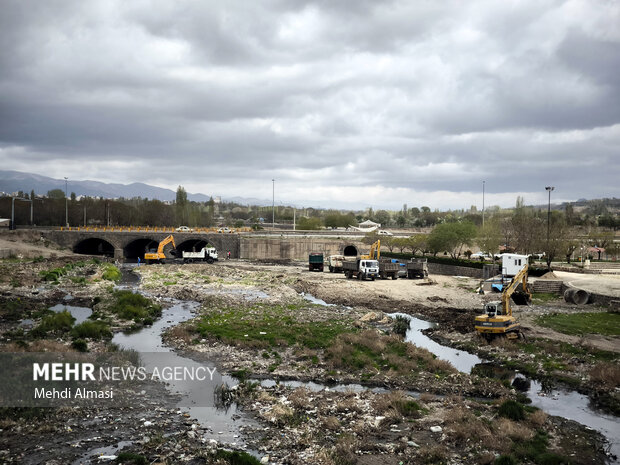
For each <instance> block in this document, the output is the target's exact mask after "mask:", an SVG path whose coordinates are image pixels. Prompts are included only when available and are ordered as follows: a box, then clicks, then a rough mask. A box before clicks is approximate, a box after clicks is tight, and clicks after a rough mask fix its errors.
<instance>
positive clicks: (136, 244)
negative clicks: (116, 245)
mask: <svg viewBox="0 0 620 465" xmlns="http://www.w3.org/2000/svg"><path fill="white" fill-rule="evenodd" d="M158 245H159V241H156V240H155V239H153V238H150V237H141V238H139V239H134V240H132V241H130V242H128V243H127V244H125V247H123V256H124V257H125V258H138V257H139V258H144V254H145V253H146V252H148V251H149V250H151V249H157V246H158Z"/></svg>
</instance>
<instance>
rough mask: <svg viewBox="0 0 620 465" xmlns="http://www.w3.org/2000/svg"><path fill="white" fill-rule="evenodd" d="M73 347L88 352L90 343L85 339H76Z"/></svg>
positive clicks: (72, 344)
mask: <svg viewBox="0 0 620 465" xmlns="http://www.w3.org/2000/svg"><path fill="white" fill-rule="evenodd" d="M71 347H73V348H74V349H75V350H77V351H78V352H88V343H87V342H86V341H85V340H84V339H76V340H75V341H73V342H72V343H71Z"/></svg>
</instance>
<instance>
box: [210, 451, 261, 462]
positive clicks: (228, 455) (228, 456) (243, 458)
mask: <svg viewBox="0 0 620 465" xmlns="http://www.w3.org/2000/svg"><path fill="white" fill-rule="evenodd" d="M213 458H214V459H215V460H216V461H217V463H226V464H229V465H260V463H261V462H260V461H259V460H258V459H256V458H255V457H253V456H251V455H250V454H248V453H247V452H237V451H227V450H224V449H219V450H217V451H216V452H215V454H214V457H213Z"/></svg>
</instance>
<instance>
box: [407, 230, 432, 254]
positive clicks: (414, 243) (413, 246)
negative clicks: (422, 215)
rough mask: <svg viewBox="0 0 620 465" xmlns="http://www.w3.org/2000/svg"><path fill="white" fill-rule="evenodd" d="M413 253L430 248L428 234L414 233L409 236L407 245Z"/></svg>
mask: <svg viewBox="0 0 620 465" xmlns="http://www.w3.org/2000/svg"><path fill="white" fill-rule="evenodd" d="M406 247H407V248H408V249H410V250H411V253H412V254H413V255H415V254H416V252H417V251H420V252H424V251H425V250H426V249H427V248H428V234H414V235H413V236H409V237H408V238H407V246H406Z"/></svg>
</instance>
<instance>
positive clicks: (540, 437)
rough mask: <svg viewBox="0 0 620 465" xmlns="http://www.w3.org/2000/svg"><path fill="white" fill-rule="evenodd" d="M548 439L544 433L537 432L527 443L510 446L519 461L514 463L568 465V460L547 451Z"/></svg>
mask: <svg viewBox="0 0 620 465" xmlns="http://www.w3.org/2000/svg"><path fill="white" fill-rule="evenodd" d="M548 445H549V438H548V436H547V434H546V433H544V432H542V431H537V432H536V435H535V436H534V437H533V438H532V439H530V440H529V441H523V442H517V443H514V444H513V446H512V450H513V454H514V455H515V456H516V457H517V459H519V460H518V461H517V462H516V463H523V461H525V460H531V461H532V462H534V463H535V464H538V465H568V464H570V463H571V462H570V460H569V459H567V458H566V457H563V456H561V455H558V454H554V453H552V452H548V451H547V447H548Z"/></svg>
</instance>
